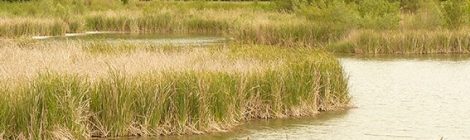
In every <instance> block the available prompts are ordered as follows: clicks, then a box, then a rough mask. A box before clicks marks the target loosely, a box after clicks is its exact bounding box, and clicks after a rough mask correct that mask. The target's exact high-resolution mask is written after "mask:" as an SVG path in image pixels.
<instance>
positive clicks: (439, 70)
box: [167, 56, 470, 140]
mask: <svg viewBox="0 0 470 140" xmlns="http://www.w3.org/2000/svg"><path fill="white" fill-rule="evenodd" d="M341 62H342V65H343V66H344V68H345V71H346V73H347V74H348V75H349V84H350V93H351V95H352V96H353V99H352V104H353V105H354V106H355V107H356V108H353V109H350V110H348V111H344V112H330V113H325V114H321V115H319V116H317V117H316V118H304V119H288V120H269V121H266V120H265V121H252V122H248V123H246V124H244V125H242V126H240V127H238V128H237V130H236V132H231V133H220V134H212V135H209V136H192V137H167V138H168V139H201V140H202V139H248V138H249V139H294V140H299V139H319V140H325V139H326V140H328V139H331V140H342V139H381V140H382V139H405V140H407V139H410V140H414V139H422V140H439V139H441V138H442V137H443V138H444V139H449V140H459V139H467V140H468V139H470V59H468V57H434V56H433V57H410V58H401V59H396V58H393V57H381V58H354V57H347V58H341Z"/></svg>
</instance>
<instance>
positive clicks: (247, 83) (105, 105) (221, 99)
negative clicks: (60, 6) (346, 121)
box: [0, 42, 349, 139]
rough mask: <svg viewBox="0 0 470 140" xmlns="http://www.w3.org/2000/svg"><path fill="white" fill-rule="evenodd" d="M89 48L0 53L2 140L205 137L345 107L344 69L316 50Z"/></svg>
mask: <svg viewBox="0 0 470 140" xmlns="http://www.w3.org/2000/svg"><path fill="white" fill-rule="evenodd" d="M25 44H26V45H25ZM93 45H97V44H88V43H83V42H66V43H64V42H48V43H41V42H40V43H34V42H33V43H31V42H27V43H22V45H18V44H17V43H10V45H8V46H4V47H2V48H0V52H1V53H2V54H3V55H2V56H0V60H2V68H3V69H4V70H3V71H2V72H1V73H0V77H1V79H0V83H1V86H2V87H4V88H1V90H2V91H1V92H2V95H3V96H2V98H1V99H0V100H1V102H0V130H2V131H3V133H2V134H3V137H4V138H27V139H51V138H56V139H62V138H73V139H79V138H90V137H91V136H95V137H109V136H140V135H170V134H199V133H204V132H213V131H221V130H226V129H229V128H230V127H232V126H234V125H236V124H238V123H240V122H241V121H244V120H250V119H256V118H283V117H290V116H311V115H315V114H317V113H318V111H326V110H332V109H337V108H339V107H344V106H345V105H347V103H348V101H349V96H348V94H347V84H346V81H345V80H346V79H345V78H344V77H343V74H342V69H341V66H340V65H339V62H338V60H336V59H335V58H334V57H333V56H332V55H330V54H328V53H325V52H322V51H320V50H313V49H307V48H303V49H302V48H284V49H283V48H279V47H270V46H258V45H248V46H238V45H230V46H225V47H223V46H212V47H210V46H209V47H204V48H202V47H189V48H187V47H186V48H180V47H176V50H169V49H168V48H164V47H162V48H155V49H154V50H153V51H149V50H147V49H146V48H147V47H143V46H141V45H138V46H133V47H127V48H131V49H129V50H133V51H122V52H120V53H116V52H113V51H99V52H96V51H95V52H90V50H89V48H88V47H89V46H93ZM99 45H101V46H103V45H107V44H106V43H101V44H99ZM108 45H109V44H108ZM128 45H130V44H128ZM26 46H27V47H26ZM70 46H74V47H70ZM298 58H301V59H300V60H299V59H298ZM24 61H27V62H28V63H21V62H24ZM44 67H45V68H46V69H44Z"/></svg>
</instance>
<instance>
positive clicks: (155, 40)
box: [33, 32, 230, 45]
mask: <svg viewBox="0 0 470 140" xmlns="http://www.w3.org/2000/svg"><path fill="white" fill-rule="evenodd" d="M33 39H37V40H47V41H64V40H80V41H96V42H97V41H99V42H107V43H116V44H122V43H124V44H128V43H132V44H157V45H168V44H171V45H214V44H221V43H225V42H227V41H230V39H228V38H225V37H220V36H216V35H207V34H182V35H168V34H133V33H118V32H85V33H74V34H66V35H65V36H35V37H33Z"/></svg>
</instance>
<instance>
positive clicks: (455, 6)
mask: <svg viewBox="0 0 470 140" xmlns="http://www.w3.org/2000/svg"><path fill="white" fill-rule="evenodd" d="M469 6H470V2H469V1H468V0H447V1H444V2H442V11H443V13H444V16H445V21H446V25H447V27H449V28H452V29H455V28H459V27H460V26H462V25H463V24H465V23H467V22H468V18H469V14H470V7H469Z"/></svg>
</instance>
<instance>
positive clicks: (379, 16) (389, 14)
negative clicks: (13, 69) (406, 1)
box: [358, 0, 400, 29]
mask: <svg viewBox="0 0 470 140" xmlns="http://www.w3.org/2000/svg"><path fill="white" fill-rule="evenodd" d="M358 12H359V14H360V15H361V16H362V19H361V26H362V27H364V28H376V29H393V28H397V27H398V25H399V22H400V7H399V4H398V3H391V2H388V1H387V0H362V1H360V2H359V3H358Z"/></svg>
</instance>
